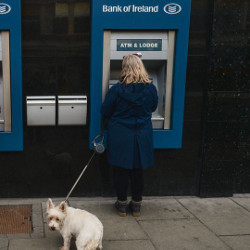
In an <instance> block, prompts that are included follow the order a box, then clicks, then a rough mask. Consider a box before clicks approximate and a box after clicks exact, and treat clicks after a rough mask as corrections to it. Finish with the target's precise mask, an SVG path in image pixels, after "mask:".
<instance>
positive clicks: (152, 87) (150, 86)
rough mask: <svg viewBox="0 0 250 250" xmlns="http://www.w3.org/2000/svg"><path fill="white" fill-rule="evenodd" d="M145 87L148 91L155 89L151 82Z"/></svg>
mask: <svg viewBox="0 0 250 250" xmlns="http://www.w3.org/2000/svg"><path fill="white" fill-rule="evenodd" d="M146 86H147V87H148V89H150V90H156V87H155V85H154V84H153V82H151V83H147V84H146Z"/></svg>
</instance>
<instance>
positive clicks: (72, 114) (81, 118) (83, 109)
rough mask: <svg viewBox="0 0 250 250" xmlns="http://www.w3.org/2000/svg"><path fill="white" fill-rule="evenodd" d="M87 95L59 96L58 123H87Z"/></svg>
mask: <svg viewBox="0 0 250 250" xmlns="http://www.w3.org/2000/svg"><path fill="white" fill-rule="evenodd" d="M86 120H87V96H85V95H82V96H58V125H86Z"/></svg>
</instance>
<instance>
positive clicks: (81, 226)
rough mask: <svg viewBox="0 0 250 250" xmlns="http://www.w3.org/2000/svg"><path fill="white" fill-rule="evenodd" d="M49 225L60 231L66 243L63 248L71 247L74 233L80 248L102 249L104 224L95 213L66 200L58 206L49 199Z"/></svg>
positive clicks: (62, 249) (87, 249)
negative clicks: (72, 204)
mask: <svg viewBox="0 0 250 250" xmlns="http://www.w3.org/2000/svg"><path fill="white" fill-rule="evenodd" d="M47 214H48V227H49V229H50V230H52V231H56V230H57V231H60V233H61V235H62V237H63V240H64V244H63V246H62V247H61V248H60V249H61V250H69V249H70V241H71V237H72V235H73V236H75V237H76V247H77V249H78V250H96V249H102V237H103V225H102V223H101V222H100V220H99V219H98V218H97V217H96V216H95V215H93V214H91V213H89V212H87V211H85V210H81V209H75V208H73V207H69V206H68V205H67V204H66V202H61V204H60V205H58V206H56V207H55V205H54V204H53V202H52V200H51V199H48V201H47Z"/></svg>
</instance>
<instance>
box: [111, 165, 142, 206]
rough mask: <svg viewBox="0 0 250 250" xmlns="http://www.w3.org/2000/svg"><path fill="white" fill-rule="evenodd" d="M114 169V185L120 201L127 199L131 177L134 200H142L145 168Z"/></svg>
mask: <svg viewBox="0 0 250 250" xmlns="http://www.w3.org/2000/svg"><path fill="white" fill-rule="evenodd" d="M113 171H114V186H115V190H116V194H117V199H118V200H119V201H126V200H127V189H128V183H129V179H130V181H131V191H132V200H134V201H141V200H142V190H143V169H141V168H135V169H126V168H120V167H113Z"/></svg>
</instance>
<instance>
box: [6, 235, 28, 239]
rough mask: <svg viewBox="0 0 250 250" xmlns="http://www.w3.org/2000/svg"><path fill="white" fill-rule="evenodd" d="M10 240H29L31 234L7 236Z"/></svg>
mask: <svg viewBox="0 0 250 250" xmlns="http://www.w3.org/2000/svg"><path fill="white" fill-rule="evenodd" d="M7 237H8V239H29V238H30V234H7Z"/></svg>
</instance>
